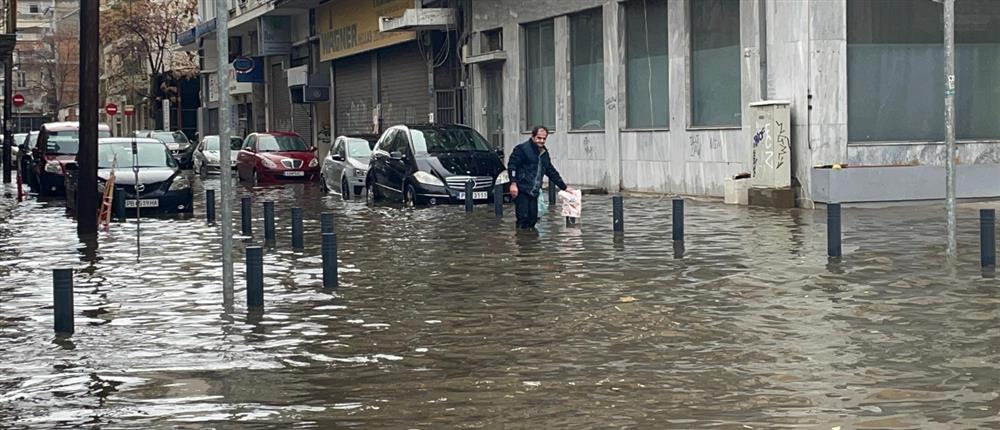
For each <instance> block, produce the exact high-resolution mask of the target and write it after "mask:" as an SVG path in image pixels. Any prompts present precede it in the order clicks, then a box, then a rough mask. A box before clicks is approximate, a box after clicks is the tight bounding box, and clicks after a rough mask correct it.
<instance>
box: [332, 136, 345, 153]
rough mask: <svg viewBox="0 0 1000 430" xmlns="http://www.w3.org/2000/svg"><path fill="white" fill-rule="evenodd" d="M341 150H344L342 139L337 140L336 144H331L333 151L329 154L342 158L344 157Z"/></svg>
mask: <svg viewBox="0 0 1000 430" xmlns="http://www.w3.org/2000/svg"><path fill="white" fill-rule="evenodd" d="M343 149H344V139H337V142H336V143H334V144H333V151H332V152H331V153H333V154H337V155H339V156H341V157H343V156H344V151H343Z"/></svg>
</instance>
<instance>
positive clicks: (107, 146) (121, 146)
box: [97, 142, 177, 169]
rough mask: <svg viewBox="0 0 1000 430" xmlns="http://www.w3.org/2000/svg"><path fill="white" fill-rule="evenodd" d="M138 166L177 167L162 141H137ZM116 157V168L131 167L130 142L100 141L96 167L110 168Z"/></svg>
mask: <svg viewBox="0 0 1000 430" xmlns="http://www.w3.org/2000/svg"><path fill="white" fill-rule="evenodd" d="M136 150H137V154H138V166H139V167H177V162H176V161H174V157H172V156H170V151H168V150H167V148H164V147H163V144H162V143H143V142H140V143H137V144H136ZM116 157H117V163H118V164H117V168H118V169H131V168H132V166H133V158H132V144H131V143H102V144H100V145H98V148H97V167H98V168H99V169H110V168H111V165H112V163H114V162H115V159H116Z"/></svg>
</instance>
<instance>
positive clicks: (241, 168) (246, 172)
mask: <svg viewBox="0 0 1000 430" xmlns="http://www.w3.org/2000/svg"><path fill="white" fill-rule="evenodd" d="M256 139H257V137H256V136H254V135H250V136H247V138H246V140H244V141H243V149H241V150H240V154H239V155H237V156H236V174H237V176H239V177H240V179H243V178H249V177H250V176H251V174H250V172H251V171H252V170H253V167H254V161H255V160H254V157H253V153H252V152H251V151H252V148H253V146H254V142H255V141H256Z"/></svg>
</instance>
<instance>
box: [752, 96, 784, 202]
mask: <svg viewBox="0 0 1000 430" xmlns="http://www.w3.org/2000/svg"><path fill="white" fill-rule="evenodd" d="M790 105H791V102H789V101H785V100H765V101H759V102H754V103H750V118H752V119H753V130H752V131H753V134H752V135H751V137H750V144H751V145H752V149H753V154H752V160H753V162H752V164H751V171H750V175H751V179H750V186H751V187H754V188H789V187H791V186H792V170H791V166H792V138H791V136H792V124H791V120H790V115H789V107H790Z"/></svg>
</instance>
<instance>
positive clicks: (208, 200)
mask: <svg viewBox="0 0 1000 430" xmlns="http://www.w3.org/2000/svg"><path fill="white" fill-rule="evenodd" d="M205 221H206V222H208V223H209V224H215V190H205Z"/></svg>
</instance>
